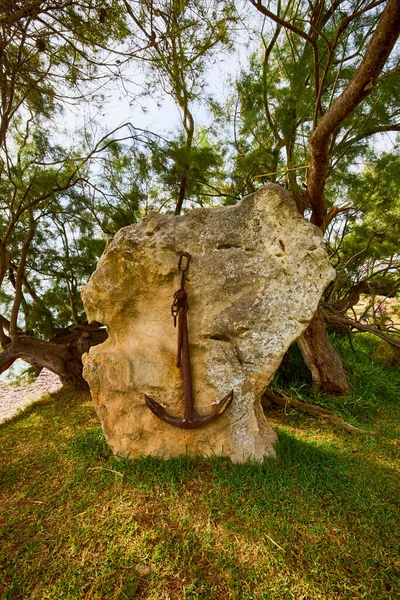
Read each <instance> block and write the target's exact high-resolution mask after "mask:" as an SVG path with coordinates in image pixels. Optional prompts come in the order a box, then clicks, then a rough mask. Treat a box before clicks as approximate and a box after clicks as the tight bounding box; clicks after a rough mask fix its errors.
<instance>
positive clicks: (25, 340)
mask: <svg viewBox="0 0 400 600" xmlns="http://www.w3.org/2000/svg"><path fill="white" fill-rule="evenodd" d="M106 338H107V333H106V330H105V329H102V328H99V327H97V326H81V327H77V328H74V329H73V330H72V331H70V330H66V331H63V332H60V333H58V334H57V335H56V336H54V338H53V339H52V340H50V341H45V340H41V339H38V338H36V337H33V336H30V335H26V334H25V333H18V334H16V335H13V336H12V337H11V338H8V339H9V341H8V342H7V344H6V345H5V346H4V348H3V352H2V353H1V354H0V373H3V372H4V371H6V370H7V369H8V368H10V367H11V365H12V364H13V363H14V362H15V361H16V360H17V359H19V358H20V359H22V360H24V361H25V362H27V363H28V364H30V365H32V366H35V367H40V368H44V369H48V370H49V371H51V372H53V373H56V374H57V375H58V376H59V377H60V379H61V381H62V383H73V384H75V385H79V386H84V387H86V385H87V384H86V382H85V380H84V379H83V377H82V354H84V353H85V352H88V351H89V348H90V347H91V346H95V345H97V344H100V343H102V342H104V341H105V340H106Z"/></svg>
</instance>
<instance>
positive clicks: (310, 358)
mask: <svg viewBox="0 0 400 600" xmlns="http://www.w3.org/2000/svg"><path fill="white" fill-rule="evenodd" d="M297 343H298V345H299V348H300V350H301V353H302V355H303V358H304V361H305V363H306V365H307V367H308V368H309V369H310V371H311V375H312V381H313V388H314V390H316V391H318V390H321V391H323V392H326V393H327V394H333V395H335V396H343V395H345V394H346V393H347V392H348V391H349V384H348V382H347V375H346V372H345V370H344V367H343V363H342V359H341V358H340V356H339V354H338V353H337V352H336V350H335V349H334V347H333V346H332V344H331V343H330V341H329V338H328V334H327V332H326V327H325V321H324V316H323V314H322V311H321V309H320V308H319V309H318V310H317V312H316V313H315V315H314V317H313V318H312V320H311V322H310V324H309V326H308V327H307V329H306V331H305V332H304V333H303V335H302V336H301V337H300V338H299V339H298V340H297Z"/></svg>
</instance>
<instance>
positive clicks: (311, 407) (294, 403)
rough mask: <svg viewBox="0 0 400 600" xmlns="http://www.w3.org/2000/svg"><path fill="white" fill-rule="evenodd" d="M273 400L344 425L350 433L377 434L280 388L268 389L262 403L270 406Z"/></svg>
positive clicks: (281, 404)
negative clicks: (298, 398)
mask: <svg viewBox="0 0 400 600" xmlns="http://www.w3.org/2000/svg"><path fill="white" fill-rule="evenodd" d="M271 402H272V403H273V404H276V405H278V406H281V407H282V408H287V407H290V408H295V409H296V410H300V411H301V412H304V413H308V414H310V415H314V416H316V417H319V418H320V419H323V420H324V421H328V422H329V423H332V425H337V426H339V427H342V429H344V430H345V431H347V432H348V433H363V434H368V435H375V431H366V430H365V429H359V427H354V425H350V423H346V421H343V419H341V418H340V417H338V416H337V415H335V413H334V412H332V411H331V410H328V409H327V408H322V406H317V405H316V404H306V403H305V402H301V401H300V400H296V399H295V398H290V397H289V396H286V395H285V394H282V392H278V390H274V391H272V390H270V389H267V390H266V391H265V392H264V395H263V397H262V398H261V404H262V405H263V406H265V407H267V406H270V404H271Z"/></svg>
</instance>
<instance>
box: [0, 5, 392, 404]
mask: <svg viewBox="0 0 400 600" xmlns="http://www.w3.org/2000/svg"><path fill="white" fill-rule="evenodd" d="M399 4H400V2H399V0H386V1H385V0H377V1H370V2H368V1H365V0H357V1H354V2H349V1H344V0H334V1H333V2H327V1H326V0H314V1H313V2H304V1H303V0H287V1H286V2H284V3H282V2H280V1H279V0H278V1H276V2H272V1H271V2H261V1H258V0H246V2H244V3H235V2H224V3H221V2H218V1H217V0H215V1H212V2H209V1H205V0H196V1H195V2H189V1H181V0H172V1H170V0H168V1H167V0H143V1H140V2H132V1H131V0H111V1H110V2H108V3H107V4H106V5H105V4H104V3H102V2H98V1H97V0H81V1H80V2H72V1H71V0H57V1H55V0H54V1H52V0H33V1H32V2H28V1H27V0H20V1H18V2H6V3H4V4H3V8H2V9H0V90H1V101H0V188H1V195H0V205H1V213H0V283H1V292H0V309H1V317H0V342H1V346H2V348H3V352H2V353H1V354H0V372H3V371H4V370H6V369H7V368H9V366H10V365H11V364H12V363H13V362H14V361H15V360H16V358H24V359H25V360H27V361H28V362H30V363H31V364H33V365H37V366H39V367H43V366H47V367H48V368H51V369H52V370H54V371H55V372H57V373H58V374H59V375H60V376H61V377H62V378H63V379H64V380H79V379H80V377H81V375H80V370H81V363H80V357H81V354H82V352H83V351H85V350H87V349H88V347H89V346H90V344H92V343H97V342H99V341H102V340H103V339H104V337H105V335H106V333H105V331H104V329H103V328H102V327H101V324H98V325H88V324H87V323H86V317H85V315H84V313H83V307H82V304H81V300H80V294H79V291H80V288H81V286H82V285H83V284H84V283H85V282H86V281H87V279H88V277H89V276H90V273H91V272H92V271H93V270H94V267H95V263H96V260H97V258H98V257H99V255H100V254H101V252H102V249H103V248H104V245H105V243H106V241H107V239H108V238H109V237H110V236H112V235H113V234H114V233H115V232H116V231H117V230H118V229H119V228H120V227H122V226H125V225H129V224H131V223H133V222H136V221H137V220H138V219H140V218H141V217H142V216H143V215H145V214H146V213H147V211H148V210H162V211H167V212H169V213H175V214H179V213H180V212H181V211H182V210H189V209H190V208H192V207H193V206H196V205H199V206H204V205H207V206H210V205H213V204H217V203H220V202H223V203H234V202H236V201H237V200H238V199H240V198H241V197H242V196H243V195H245V194H246V193H249V192H252V191H254V190H256V189H257V188H258V187H260V186H261V185H263V184H264V183H265V182H267V181H273V182H278V183H281V184H283V185H284V186H286V187H287V188H288V189H289V190H290V191H291V193H292V194H293V197H294V199H295V201H296V204H297V207H298V210H299V212H300V213H301V214H302V215H303V216H304V218H306V219H309V220H311V221H312V222H313V223H314V224H315V225H316V226H318V227H319V228H320V229H321V231H322V232H323V233H324V235H325V238H326V244H327V249H328V252H329V253H330V256H331V260H332V263H333V265H334V266H335V267H336V269H337V273H338V276H337V279H336V282H335V283H334V284H333V285H332V286H331V287H330V288H329V289H328V290H327V292H326V295H325V297H324V299H323V303H322V309H323V311H324V312H323V313H321V312H319V313H318V315H316V320H315V324H314V325H315V328H314V329H313V323H311V326H310V328H309V330H308V333H307V335H305V336H304V339H303V340H301V341H300V342H301V343H300V346H301V347H302V350H303V354H304V356H305V358H306V360H307V361H308V364H309V366H310V369H311V371H312V373H313V376H314V380H315V384H316V385H318V386H320V387H322V388H323V389H325V390H326V391H330V392H333V393H343V392H344V391H345V390H346V385H347V383H346V375H345V373H344V371H343V368H342V367H341V364H340V359H339V357H337V356H336V355H335V354H332V352H333V349H332V348H331V346H330V344H329V340H328V338H327V337H326V334H325V333H324V327H321V323H323V319H322V317H323V315H325V317H326V318H327V319H328V321H330V322H332V321H335V319H336V322H337V323H338V322H339V321H340V319H342V321H341V326H343V327H345V328H347V330H352V329H353V327H357V326H360V324H359V323H357V320H356V319H353V325H352V324H351V318H350V316H351V315H350V314H349V312H348V311H349V310H351V308H352V307H353V306H354V305H355V304H356V302H357V301H358V299H359V296H360V294H361V293H371V294H373V295H374V294H383V295H389V296H393V295H395V294H396V293H397V291H398V289H399V283H400V278H399V253H398V247H397V243H398V239H399V236H398V232H399V218H400V215H399V206H398V204H399V192H400V190H399V187H398V177H397V175H396V173H398V169H399V160H400V158H399V149H398V143H397V138H396V135H397V132H398V131H399V130H400V119H399V94H400V92H399V90H400V86H399V85H398V83H399V68H400V67H399V51H398V50H399V48H398V45H397V40H398V35H399V31H400V6H399ZM245 38H246V39H247V40H248V39H250V41H251V43H250V48H249V50H246V49H245V48H244V42H243V40H244V39H245ZM235 52H236V54H235ZM238 56H240V62H241V65H242V66H241V69H240V70H239V71H238V70H237V69H236V66H235V67H233V65H236V63H235V61H236V60H237V57H238ZM235 57H236V58H235ZM216 63H219V64H225V65H228V67H227V66H226V67H225V71H227V70H228V68H229V65H232V74H231V76H230V78H229V81H228V77H227V78H226V79H227V82H226V85H225V89H226V93H225V97H224V98H221V94H220V93H219V94H218V97H217V96H216V94H215V90H214V89H213V76H212V72H213V71H212V70H213V65H215V64H216ZM132 69H137V72H140V73H142V75H141V77H142V79H141V81H144V82H145V83H144V84H143V85H142V88H143V89H142V90H141V92H140V98H146V97H149V96H153V97H154V96H158V97H160V98H161V99H162V97H163V96H168V97H170V98H171V99H172V100H173V101H174V103H175V104H176V106H177V111H178V113H177V114H178V115H179V119H180V125H179V126H178V127H175V128H174V130H170V128H169V129H168V127H165V128H164V129H163V130H162V131H160V130H159V131H149V130H146V129H144V128H141V123H140V122H139V120H136V121H135V120H131V121H130V122H125V123H121V124H120V126H118V127H116V128H114V129H113V130H108V131H107V129H106V127H105V125H104V120H102V121H101V122H99V116H98V117H95V116H91V117H90V118H88V119H87V120H86V122H85V121H84V120H83V119H81V121H80V123H79V129H77V130H76V131H74V132H73V134H72V135H71V132H69V134H68V132H67V131H66V129H65V124H66V123H67V122H68V121H69V117H68V115H69V111H70V110H71V108H73V109H74V110H75V111H78V112H80V113H82V114H83V113H84V110H83V107H89V109H90V111H91V112H90V111H89V112H88V114H89V113H90V114H91V115H96V113H97V114H98V115H99V114H100V113H99V109H100V108H101V109H102V111H103V112H105V113H106V112H107V99H108V98H109V94H116V93H117V92H116V91H115V90H117V89H119V90H120V92H119V93H120V94H121V93H122V94H123V95H124V96H125V97H128V98H129V99H130V100H131V101H132V102H133V101H135V97H134V92H132V87H131V86H130V85H129V83H130V81H131V79H132V75H131V73H132ZM136 100H138V98H136ZM204 115H206V119H204ZM96 119H97V122H96ZM204 120H206V122H207V123H208V124H207V125H205V124H204ZM202 121H203V122H202ZM384 136H387V137H384ZM385 140H388V141H389V143H388V144H386V142H385ZM349 323H350V324H349ZM374 327H375V325H371V326H370V329H371V330H372V331H374ZM381 327H382V326H381ZM363 328H364V329H365V324H364V325H363ZM367 328H368V327H367ZM375 330H378V329H377V326H376V327H375ZM383 334H384V339H387V341H388V342H389V343H391V344H392V345H393V346H394V347H395V348H396V349H398V348H399V346H400V341H399V336H398V333H397V331H396V330H390V331H384V332H383ZM380 335H381V337H382V330H380ZM317 342H318V343H317ZM329 364H331V365H333V366H332V368H331V367H329ZM327 365H328V366H327Z"/></svg>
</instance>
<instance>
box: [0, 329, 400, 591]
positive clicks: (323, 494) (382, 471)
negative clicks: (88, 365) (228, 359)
mask: <svg viewBox="0 0 400 600" xmlns="http://www.w3.org/2000/svg"><path fill="white" fill-rule="evenodd" d="M357 339H358V341H357V340H356V354H352V353H351V352H349V350H348V348H347V346H346V341H345V340H343V339H342V338H337V339H336V341H335V343H336V344H337V345H338V346H340V347H341V348H342V350H344V352H345V354H346V365H347V368H348V369H349V372H350V373H351V377H352V381H353V384H354V385H355V384H357V387H355V391H354V392H353V393H352V395H351V396H349V397H348V398H346V399H345V400H344V401H343V402H342V403H339V402H338V401H332V400H330V399H328V398H324V397H322V396H321V397H319V398H318V401H319V402H321V403H324V405H325V406H330V407H331V408H334V409H335V410H336V409H337V410H338V411H341V413H342V414H343V416H346V418H347V419H348V420H352V421H353V422H354V423H356V424H360V425H363V424H365V422H368V423H369V425H370V426H372V427H373V428H374V429H375V430H376V435H375V436H374V437H371V436H357V437H356V436H350V435H349V434H347V433H345V432H342V431H340V430H332V428H331V427H330V426H327V425H325V424H324V423H321V422H320V421H318V420H316V419H313V418H310V417H304V416H300V415H298V414H295V413H289V414H286V415H284V414H281V413H279V412H271V413H270V414H269V419H270V420H271V422H272V424H273V426H274V427H275V428H276V429H277V431H278V435H279V443H278V444H277V447H276V450H277V455H278V457H277V460H266V461H265V462H264V463H262V464H245V465H236V466H233V465H232V464H231V463H230V462H229V461H227V460H222V459H212V460H206V459H200V458H199V459H189V458H187V457H183V458H181V459H179V460H172V461H169V462H163V461H159V460H155V459H149V458H147V459H143V460H141V461H133V462H128V461H119V462H117V461H116V460H115V459H113V458H112V457H111V456H110V454H109V452H108V449H107V446H106V444H105V442H104V439H103V436H102V433H101V430H100V428H99V427H98V423H97V419H96V417H95V415H94V413H93V410H92V408H91V404H90V399H89V398H88V396H87V395H86V394H83V393H76V392H73V391H71V390H70V391H66V390H64V391H62V392H59V393H57V394H55V395H53V396H52V397H51V398H49V399H47V400H44V401H42V402H40V403H39V404H37V405H35V406H34V407H32V408H30V409H28V410H27V411H25V412H24V413H23V414H21V415H20V416H18V417H17V418H15V419H13V420H12V421H10V422H8V423H6V424H4V425H2V426H1V427H0V438H1V453H2V463H1V464H2V468H1V470H2V473H1V487H0V493H1V499H0V502H1V508H2V510H1V520H2V528H1V536H2V537H1V545H0V554H1V564H0V572H1V573H2V580H1V583H0V597H1V598H4V599H8V600H19V599H27V600H28V599H32V600H33V599H36V600H38V599H40V600H50V599H51V600H56V599H57V600H69V599H71V600H75V599H81V598H82V599H100V598H103V599H107V600H114V599H118V600H124V599H125V600H126V599H127V598H129V599H131V598H135V599H136V598H138V599H140V598H146V599H153V598H154V599H155V598H163V599H168V598H170V599H171V600H173V599H183V598H185V599H193V600H194V599H230V598H232V599H243V600H245V599H246V600H250V599H271V600H272V599H285V600H286V599H294V600H302V599H303V600H317V599H318V600H330V599H349V600H350V599H351V600H354V599H361V598H362V599H371V600H380V599H396V598H400V588H399V580H400V579H399V576H400V552H399V550H400V548H399V540H400V535H399V533H400V532H399V522H400V519H399V497H400V478H399V470H400V469H399V464H398V459H399V454H400V402H399V398H400V378H399V374H398V373H395V372H394V371H392V370H391V369H389V368H388V367H386V366H384V365H377V364H375V363H371V361H370V360H369V358H368V355H369V354H371V352H372V351H373V342H371V341H370V340H368V339H364V341H362V338H357ZM290 361H292V364H291V367H290V365H289V367H288V365H287V364H286V365H284V367H283V369H282V370H281V372H280V373H279V375H278V376H277V378H276V382H277V383H279V384H280V386H281V387H282V388H285V389H286V390H288V389H291V391H292V393H296V394H300V393H301V394H302V396H301V397H302V399H307V398H311V396H312V394H311V391H310V390H309V389H308V387H307V386H305V387H303V388H302V389H301V391H300V392H299V384H298V383H297V385H295V382H296V377H297V376H298V375H299V372H300V371H301V369H302V365H301V364H300V361H299V359H298V357H297V356H296V355H295V353H294V356H292V357H291V358H290V359H289V363H290ZM286 362H287V361H286ZM288 370H289V371H290V372H291V378H288ZM313 401H315V398H313ZM369 428H371V427H369ZM396 460H397V462H396Z"/></svg>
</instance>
